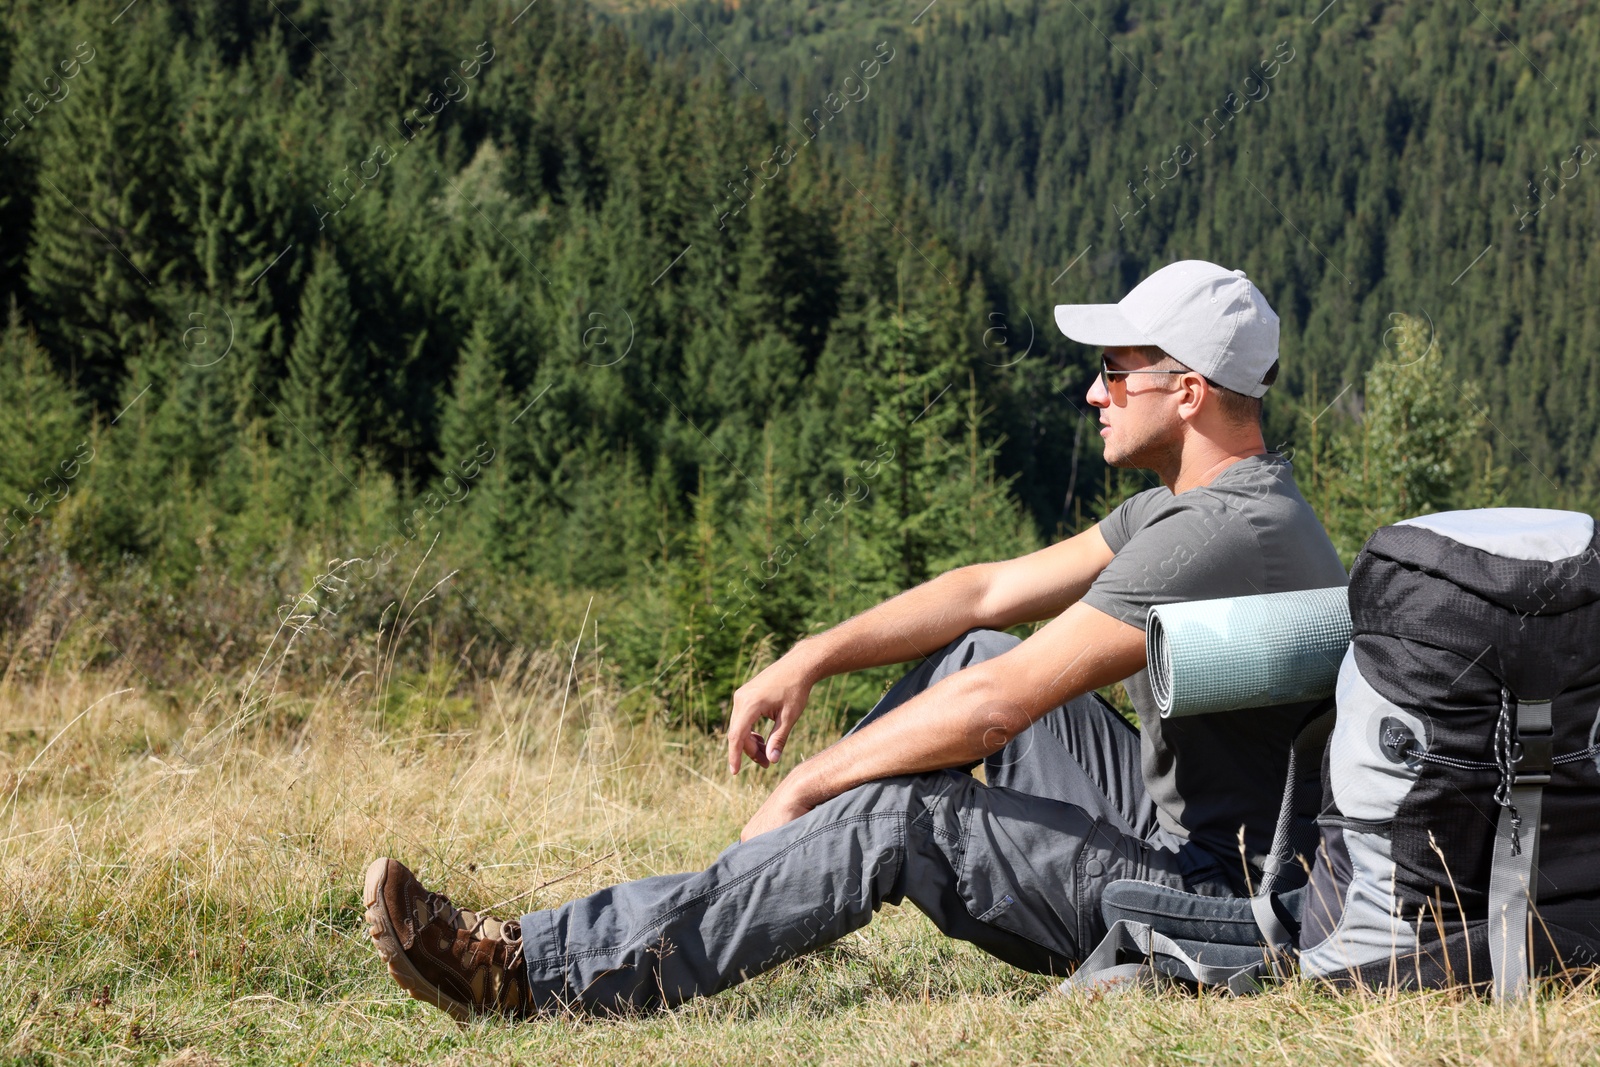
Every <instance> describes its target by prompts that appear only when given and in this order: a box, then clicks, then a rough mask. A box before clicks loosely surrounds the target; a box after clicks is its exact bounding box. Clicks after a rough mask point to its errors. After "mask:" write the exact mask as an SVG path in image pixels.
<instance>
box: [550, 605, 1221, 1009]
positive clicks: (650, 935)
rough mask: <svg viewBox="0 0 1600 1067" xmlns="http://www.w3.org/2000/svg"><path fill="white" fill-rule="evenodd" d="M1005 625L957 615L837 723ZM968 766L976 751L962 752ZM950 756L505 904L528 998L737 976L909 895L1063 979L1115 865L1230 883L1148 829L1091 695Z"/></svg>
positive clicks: (969, 653)
mask: <svg viewBox="0 0 1600 1067" xmlns="http://www.w3.org/2000/svg"><path fill="white" fill-rule="evenodd" d="M1017 643H1018V641H1017V638H1015V637H1012V636H1010V635H1009V634H1004V633H999V632H997V631H993V630H972V631H969V632H968V633H966V634H964V635H962V636H961V637H960V638H958V639H956V640H955V641H953V642H951V643H950V644H949V645H947V646H946V647H945V648H943V649H941V650H940V651H938V652H936V653H934V654H933V655H932V656H930V657H929V658H928V659H926V660H924V661H923V662H922V663H921V664H919V665H918V666H917V667H916V668H914V669H913V670H911V671H910V672H909V673H908V674H906V675H905V677H903V678H901V679H900V681H899V682H897V683H896V684H895V685H894V687H893V688H891V689H890V690H889V692H888V693H886V694H884V697H883V699H882V700H880V701H879V702H878V704H877V706H875V707H874V708H873V709H872V710H871V711H870V712H869V713H868V714H867V715H866V716H865V717H864V718H863V719H862V720H861V722H860V723H857V724H856V726H855V728H854V729H860V728H861V726H862V725H864V724H866V723H868V722H870V721H871V720H872V719H874V718H875V717H877V716H879V715H882V714H883V713H884V712H886V711H888V710H889V709H890V708H893V707H895V706H896V705H898V704H900V703H902V702H904V701H905V700H907V699H909V698H910V697H912V696H913V695H915V694H916V693H919V692H921V691H922V690H923V689H926V688H927V687H928V686H930V685H932V684H934V683H935V682H937V681H939V680H940V679H942V678H944V677H946V676H948V675H950V674H952V673H954V672H955V671H958V670H960V669H961V668H963V667H966V666H968V665H969V664H972V663H977V662H979V661H981V660H985V659H990V658H993V657H995V656H998V655H1000V654H1001V653H1002V652H1005V651H1006V650H1007V649H1010V648H1012V647H1013V646H1015V645H1016V644H1017ZM974 766H976V764H974ZM984 773H985V777H986V779H987V781H988V785H984V784H983V783H980V782H978V781H977V780H976V779H974V778H973V777H972V775H971V774H969V773H965V772H964V771H959V770H946V771H936V772H932V773H929V774H917V775H906V776H902V777H895V778H885V779H882V780H880V781H876V782H869V783H867V784H865V785H861V786H858V787H856V788H855V789H852V790H850V791H848V792H846V793H843V794H841V795H840V796H837V797H835V798H834V799H832V800H830V801H828V802H827V803H825V804H823V805H821V806H820V807H818V808H816V809H815V810H813V811H811V812H809V813H807V814H806V815H805V816H803V817H801V818H799V819H796V820H795V821H793V822H791V823H788V824H787V825H785V826H781V827H779V828H777V829H775V830H771V831H768V832H767V833H764V834H761V835H760V836H759V837H756V838H753V839H752V840H750V841H748V842H744V843H742V844H735V845H732V846H730V847H729V848H727V849H726V850H724V851H723V853H722V854H721V855H720V856H718V857H717V858H716V860H715V861H714V862H713V863H712V864H711V866H710V867H708V868H706V869H705V870H704V871H700V872H697V873H693V874H669V875H660V876H657V877H654V878H644V879H641V880H639V881H637V882H628V883H625V884H623V885H619V886H613V887H612V888H610V889H603V890H601V891H600V892H598V893H594V894H593V895H591V896H587V897H584V898H582V899H580V900H574V901H571V902H569V903H566V904H563V905H562V906H560V907H559V908H555V909H552V910H550V911H539V912H534V913H532V914H529V915H524V916H523V917H522V939H523V946H524V947H523V953H524V957H525V958H526V960H527V967H528V978H529V980H530V982H531V983H532V987H533V992H534V995H535V997H536V998H537V999H538V1001H539V1002H540V1003H541V1004H542V1005H544V1006H547V1007H555V1006H556V1005H557V1004H558V1003H560V1004H569V1005H573V1006H576V1007H579V1008H582V1009H586V1010H590V1011H619V1010H627V1009H629V1008H652V1007H660V1006H670V1005H675V1004H679V1003H681V1002H683V1001H684V1000H687V999H688V998H690V997H696V996H704V995H707V994H710V993H715V992H717V991H718V990H722V989H726V988H727V987H728V986H731V985H734V984H735V983H738V982H741V981H743V980H745V979H747V978H752V977H754V976H755V975H758V974H760V973H761V972H763V971H765V970H768V969H769V968H771V967H774V966H776V965H777V964H779V963H781V962H783V961H784V960H787V959H791V958H793V957H795V956H798V955H800V954H801V953H804V952H809V951H811V950H813V949H817V948H820V947H822V946H823V945H826V944H828V943H829V942H831V941H835V940H837V939H838V938H841V937H843V936H844V935H845V934H847V933H849V932H850V931H852V930H856V929H859V928H860V927H862V926H865V925H866V924H867V922H868V921H869V920H870V919H871V918H872V914H873V912H874V911H876V910H877V908H878V906H879V905H880V904H882V903H883V902H885V901H888V902H890V903H892V904H899V903H900V902H901V901H902V900H904V899H907V898H909V899H910V900H911V902H912V903H913V904H915V905H916V906H917V907H918V908H919V909H921V910H922V911H923V912H924V913H925V914H926V915H927V916H928V918H930V919H932V920H933V923H934V925H935V926H937V927H938V928H939V929H940V930H942V931H944V932H945V933H946V934H948V935H950V936H951V937H959V938H961V939H962V940H964V941H970V942H971V943H973V944H974V945H977V946H978V947H979V948H982V949H983V950H985V951H986V952H989V953H991V954H993V955H995V956H998V957H999V958H1000V959H1002V960H1005V961H1006V962H1007V963H1011V964H1013V965H1015V966H1017V967H1021V968H1023V969H1025V970H1029V971H1034V972H1038V973H1042V974H1054V975H1064V974H1066V973H1068V972H1070V970H1071V969H1072V968H1073V967H1074V966H1076V964H1077V962H1078V961H1079V960H1080V959H1082V958H1083V956H1084V955H1085V954H1086V953H1087V952H1088V951H1089V949H1091V948H1093V947H1094V945H1095V943H1096V942H1097V941H1099V939H1100V938H1101V937H1102V936H1103V935H1104V933H1105V925H1104V923H1103V921H1102V920H1101V917H1100V895H1101V893H1102V892H1103V890H1104V888H1105V886H1106V885H1107V884H1108V883H1110V882H1111V881H1112V880H1114V879H1117V878H1143V879H1151V880H1155V881H1160V882H1164V883H1167V884H1170V885H1174V886H1184V887H1187V888H1189V889H1190V890H1192V891H1195V892H1200V893H1212V894H1228V893H1230V892H1232V889H1231V887H1230V885H1229V879H1228V878H1227V877H1226V875H1225V874H1224V872H1223V871H1222V870H1221V869H1220V868H1219V866H1218V864H1217V861H1216V860H1215V859H1214V858H1213V857H1212V856H1211V855H1210V854H1209V853H1207V852H1205V851H1204V850H1203V849H1201V848H1200V847H1199V846H1196V845H1192V844H1185V843H1183V842H1180V841H1179V840H1177V839H1176V838H1175V837H1173V836H1172V835H1171V834H1170V833H1168V832H1167V831H1166V830H1165V829H1163V828H1161V827H1160V826H1159V825H1158V824H1157V822H1156V817H1155V806H1154V804H1153V803H1152V802H1151V801H1150V799H1149V797H1148V795H1147V794H1146V793H1145V790H1144V784H1143V778H1142V776H1141V775H1140V771H1139V735H1138V733H1137V732H1136V731H1135V730H1134V729H1133V728H1132V727H1130V726H1129V725H1128V724H1127V723H1126V722H1124V721H1123V719H1122V718H1121V717H1120V716H1119V715H1118V714H1117V713H1116V712H1115V711H1114V710H1113V709H1112V708H1111V707H1110V706H1109V705H1107V704H1106V703H1105V702H1104V701H1103V700H1101V699H1100V698H1099V697H1098V696H1097V695H1096V694H1093V693H1090V694H1086V695H1085V696H1082V697H1079V698H1078V699H1076V700H1073V701H1070V702H1069V703H1067V704H1065V705H1063V706H1062V707H1059V708H1055V709H1054V710H1052V711H1050V712H1049V713H1048V714H1046V715H1045V716H1043V717H1042V718H1040V719H1039V720H1038V721H1037V722H1035V723H1034V724H1033V726H1031V727H1030V728H1028V729H1027V730H1025V731H1023V732H1022V733H1021V734H1019V735H1017V737H1015V738H1014V739H1013V740H1012V741H1011V743H1010V744H1008V745H1007V746H1006V747H1005V748H1003V749H1001V750H1000V751H999V752H996V753H995V754H993V755H992V756H990V757H988V758H987V759H986V760H984Z"/></svg>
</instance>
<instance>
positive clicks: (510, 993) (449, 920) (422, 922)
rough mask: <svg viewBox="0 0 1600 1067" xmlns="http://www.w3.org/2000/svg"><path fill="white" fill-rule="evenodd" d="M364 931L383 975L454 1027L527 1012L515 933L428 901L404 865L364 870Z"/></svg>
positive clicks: (514, 927) (511, 925) (376, 864)
mask: <svg viewBox="0 0 1600 1067" xmlns="http://www.w3.org/2000/svg"><path fill="white" fill-rule="evenodd" d="M362 899H363V900H364V902H365V903H366V906H367V926H368V930H369V932H370V933H371V934H372V940H373V941H374V942H375V943H376V944H377V946H378V955H380V956H382V957H383V962H384V963H386V964H388V965H389V973H390V975H392V976H393V977H394V980H395V981H396V982H399V983H400V985H401V987H402V988H403V989H405V991H406V992H408V993H410V994H411V995H412V996H414V997H416V998H417V999H418V1000H421V1001H426V1002H427V1003H429V1004H432V1005H434V1006H435V1007H437V1008H443V1009H444V1010H445V1011H447V1012H449V1013H450V1014H451V1016H453V1017H454V1018H455V1019H457V1020H458V1021H460V1022H465V1021H467V1020H468V1019H469V1018H471V1017H472V1016H473V1015H484V1014H491V1013H492V1014H501V1015H511V1016H523V1015H527V1014H529V1013H530V1012H532V1011H533V1010H534V1006H533V995H532V992H531V991H530V990H529V988H528V972H527V970H526V968H524V966H523V963H522V927H521V925H520V924H519V923H517V922H516V921H511V922H501V921H500V920H498V919H492V918H490V917H488V916H486V915H479V914H477V913H475V912H470V911H464V910H462V909H461V908H458V907H456V906H455V905H454V904H452V903H450V899H449V898H448V897H446V896H445V895H444V894H442V893H430V892H429V891H428V890H427V889H426V888H424V887H423V885H422V883H421V882H419V881H417V878H416V876H415V875H413V874H412V873H411V872H410V871H409V870H407V869H406V867H405V865H404V864H402V863H398V862H396V861H395V860H391V859H376V860H373V861H372V863H371V865H370V866H368V867H367V882H366V889H365V892H364V893H363V895H362Z"/></svg>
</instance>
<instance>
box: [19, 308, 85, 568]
mask: <svg viewBox="0 0 1600 1067" xmlns="http://www.w3.org/2000/svg"><path fill="white" fill-rule="evenodd" d="M94 454H95V449H94V447H93V445H92V444H90V443H89V442H88V440H87V438H86V436H85V431H84V425H83V418H82V412H81V411H80V409H79V401H78V398H77V397H76V396H75V395H74V394H73V392H72V390H71V389H70V388H69V387H68V386H67V384H66V383H65V382H63V381H62V380H61V378H60V377H59V376H58V375H57V374H56V372H55V370H54V369H53V368H52V367H51V366H50V357H49V355H48V354H47V353H46V352H45V351H44V349H43V348H41V347H40V346H39V343H38V340H37V339H36V338H35V336H34V334H33V331H32V330H30V329H29V328H28V327H27V324H26V323H24V321H23V319H22V314H21V312H20V311H18V309H17V304H16V301H15V300H12V301H11V306H10V308H9V310H8V312H7V316H6V326H5V332H4V333H3V334H0V527H3V529H0V544H9V543H10V542H11V541H12V540H14V539H15V538H16V537H17V536H18V535H19V534H20V533H21V531H22V530H23V529H24V528H25V527H26V526H28V525H30V524H31V521H32V519H33V517H34V516H37V515H43V514H45V513H46V511H47V509H49V508H50V506H51V505H53V504H56V503H59V502H60V501H61V500H62V499H64V498H65V497H66V496H67V495H68V494H69V493H71V492H72V491H73V490H74V489H76V488H81V486H82V482H81V481H79V476H80V475H81V474H82V469H83V467H84V466H85V465H86V460H87V462H93V457H94Z"/></svg>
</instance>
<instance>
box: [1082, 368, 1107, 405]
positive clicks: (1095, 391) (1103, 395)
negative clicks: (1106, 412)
mask: <svg viewBox="0 0 1600 1067" xmlns="http://www.w3.org/2000/svg"><path fill="white" fill-rule="evenodd" d="M1088 399H1089V403H1090V405H1092V406H1093V407H1097V408H1107V407H1110V406H1111V394H1110V393H1108V392H1106V383H1105V380H1104V379H1103V378H1101V376H1100V373H1099V372H1098V371H1096V372H1095V376H1094V377H1093V378H1092V379H1090V381H1089V397H1088Z"/></svg>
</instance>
